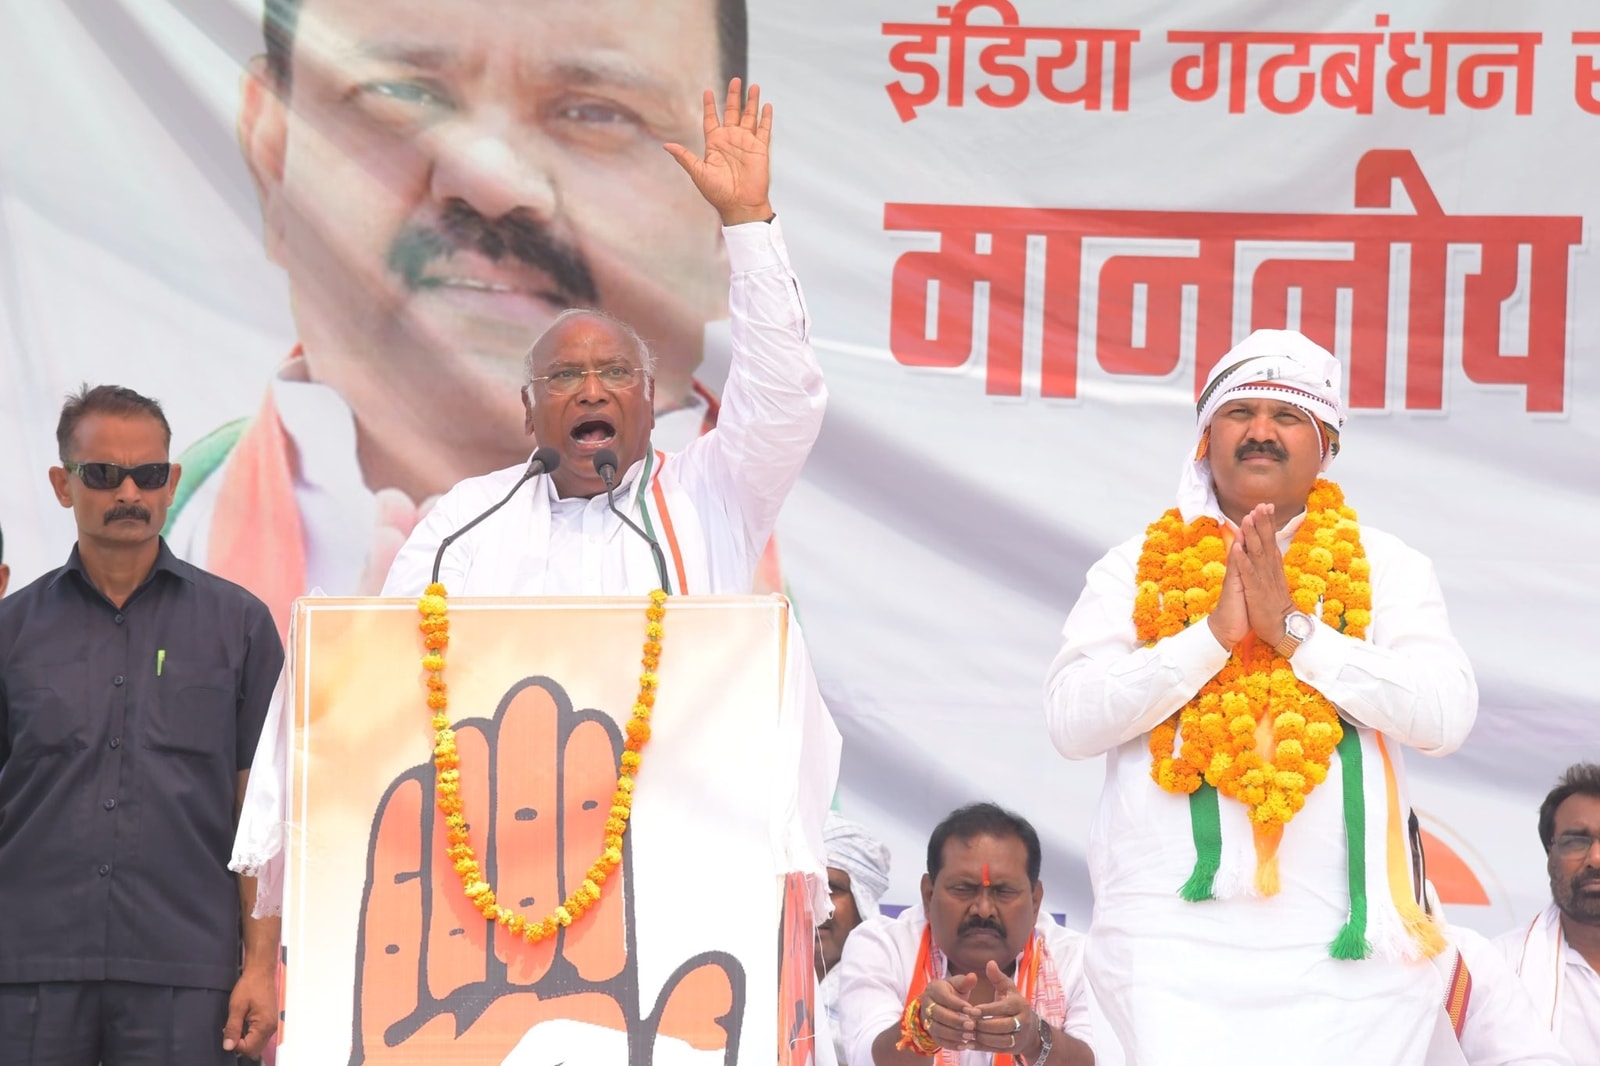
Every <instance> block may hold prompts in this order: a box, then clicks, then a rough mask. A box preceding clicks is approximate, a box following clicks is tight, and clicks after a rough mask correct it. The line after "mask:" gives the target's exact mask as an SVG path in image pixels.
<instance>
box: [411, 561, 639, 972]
mask: <svg viewBox="0 0 1600 1066" xmlns="http://www.w3.org/2000/svg"><path fill="white" fill-rule="evenodd" d="M446 596H447V594H446V592H445V588H444V586H443V585H441V584H439V583H438V582H435V583H433V584H431V585H429V586H428V589H427V591H426V592H424V593H423V595H422V596H421V598H420V599H418V601H417V611H418V613H419V614H420V615H421V616H422V620H421V621H420V622H418V623H417V629H418V630H419V631H420V632H421V633H422V645H423V648H424V649H426V651H425V654H424V655H423V657H422V669H423V671H424V672H425V673H426V674H427V678H426V683H425V684H426V689H427V704H428V709H429V710H430V711H431V712H432V714H431V715H430V718H429V721H430V724H431V725H432V726H433V731H434V740H433V765H434V794H435V802H436V803H437V804H438V807H439V811H440V813H442V814H443V815H444V816H445V825H446V826H447V827H448V831H447V832H446V834H445V835H446V839H447V844H446V846H445V856H446V857H447V858H448V859H449V860H450V863H451V866H452V867H453V868H454V870H455V872H456V876H457V877H459V878H460V879H461V890H462V892H463V893H465V895H466V897H467V899H468V900H470V901H471V902H472V905H473V906H474V907H476V908H477V910H478V912H479V913H480V914H482V915H483V917H484V919H485V920H487V921H490V922H496V923H498V924H500V925H502V926H504V927H505V928H506V929H507V930H509V931H510V933H511V934H512V935H513V936H520V937H522V938H523V939H524V940H526V941H527V942H528V943H530V944H534V943H538V942H539V941H541V940H548V939H549V938H550V937H553V936H555V935H556V933H557V931H558V930H560V929H561V928H563V927H564V926H567V925H571V924H572V923H573V922H575V921H577V920H579V919H580V918H582V917H583V915H584V914H585V913H586V912H588V910H589V909H590V908H591V907H593V906H594V904H596V903H598V902H599V901H600V895H601V892H602V888H601V886H602V885H604V884H605V882H606V878H607V877H608V876H609V875H610V874H611V872H612V871H613V870H615V869H616V868H617V867H618V866H619V865H620V864H621V863H622V837H623V834H625V833H626V832H627V831H628V818H629V816H630V814H631V813H632V811H633V792H634V787H635V781H634V775H635V774H637V773H638V771H639V765H640V762H641V758H640V755H639V752H640V749H642V748H643V747H644V746H645V744H647V743H648V742H649V740H650V716H651V713H652V708H653V707H654V706H655V702H656V689H657V688H658V687H659V685H660V680H659V678H658V677H657V676H656V670H657V669H658V668H659V667H660V665H661V637H662V634H663V633H664V629H663V626H662V620H663V619H664V618H665V617H666V602H667V594H666V592H664V591H663V590H661V589H656V590H655V591H654V592H652V593H650V606H649V607H648V608H646V610H645V617H646V619H647V620H648V624H647V625H646V627H645V634H646V637H647V638H648V639H647V640H646V641H645V644H644V648H643V652H644V654H643V656H642V658H641V660H640V661H641V665H642V666H643V671H642V672H641V673H640V675H639V694H638V696H637V697H636V701H635V703H634V705H633V709H632V717H630V718H629V719H628V722H627V726H626V729H627V734H628V739H627V741H626V743H625V744H624V751H623V752H622V756H621V758H620V759H619V760H618V765H617V788H616V791H615V793H614V794H613V796H612V807H611V816H610V817H609V818H607V819H606V823H605V836H604V839H603V842H602V847H603V849H604V850H603V851H602V852H601V854H600V857H599V858H598V859H596V860H595V861H594V863H593V864H592V865H591V866H590V867H589V871H588V874H587V876H586V877H585V879H584V881H583V883H582V884H580V885H579V886H578V887H577V888H576V889H575V890H573V892H572V894H571V895H569V896H568V897H567V898H566V899H565V900H563V901H562V903H561V905H560V906H558V907H556V908H555V910H553V911H551V912H550V914H548V915H546V916H545V917H544V918H542V919H540V920H539V921H537V922H535V921H531V920H529V919H528V918H526V917H524V916H522V915H520V914H517V913H515V912H514V911H512V910H511V909H510V908H508V907H503V906H501V905H500V903H499V902H498V901H497V900H496V899H495V894H494V889H493V888H491V887H490V886H489V884H488V882H487V881H485V880H484V879H483V868H482V866H481V865H479V863H478V858H477V853H476V852H475V851H474V850H473V847H472V843H471V841H470V840H469V839H468V835H467V823H466V818H465V817H464V816H463V815H462V813H461V810H462V808H461V771H460V765H461V757H460V755H459V753H458V752H457V750H456V736H455V730H454V729H452V728H451V726H450V716H449V715H448V714H447V713H446V711H447V710H448V708H449V705H450V696H449V689H448V687H447V686H446V685H445V681H444V664H445V657H444V652H445V649H446V648H447V647H448V646H449V643H450V619H449V616H448V611H449V604H448V602H447V600H446Z"/></svg>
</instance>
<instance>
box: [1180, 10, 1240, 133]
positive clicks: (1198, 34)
mask: <svg viewBox="0 0 1600 1066" xmlns="http://www.w3.org/2000/svg"><path fill="white" fill-rule="evenodd" d="M1243 36H1246V35H1241V34H1235V33H1210V32H1206V31H1201V30H1168V31H1167V41H1168V43H1170V44H1198V45H1199V46H1200V53H1199V54H1198V55H1190V56H1183V57H1181V58H1180V59H1179V60H1178V61H1177V62H1176V63H1173V64H1172V95H1174V96H1176V97H1177V98H1178V99H1180V100H1185V101H1188V102H1189V103H1192V104H1197V103H1204V102H1205V101H1207V100H1209V99H1211V98H1212V97H1213V96H1215V95H1217V87H1218V84H1219V81H1220V69H1219V68H1220V66H1221V61H1222V50H1223V48H1224V47H1226V48H1228V49H1229V53H1230V59H1229V63H1228V112H1229V113H1230V114H1235V115H1237V114H1242V113H1243V112H1244V95H1245V74H1246V72H1247V67H1246V62H1247V49H1248V47H1249V46H1248V44H1247V43H1246V41H1245V40H1242V39H1240V38H1241V37H1243ZM1196 75H1199V80H1198V81H1196V80H1195V76H1196Z"/></svg>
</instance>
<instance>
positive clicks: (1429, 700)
mask: <svg viewBox="0 0 1600 1066" xmlns="http://www.w3.org/2000/svg"><path fill="white" fill-rule="evenodd" d="M1208 513H1210V514H1211V516H1212V517H1214V518H1217V519H1219V520H1221V521H1225V519H1223V518H1222V516H1221V514H1220V511H1218V510H1217V509H1216V506H1215V501H1214V500H1213V501H1211V504H1210V507H1209V509H1208ZM1299 525H1300V520H1298V519H1297V520H1296V521H1294V522H1291V523H1290V524H1289V526H1288V528H1286V529H1285V530H1283V531H1282V532H1281V533H1280V534H1279V537H1278V545H1279V548H1280V549H1284V550H1286V549H1287V547H1288V544H1289V541H1290V540H1291V538H1292V537H1293V534H1294V531H1295V530H1296V529H1298V528H1299ZM1143 540H1144V537H1143V535H1142V534H1141V535H1140V536H1138V537H1135V538H1133V539H1131V540H1129V541H1127V542H1126V543H1124V544H1122V545H1120V546H1118V547H1117V548H1115V549H1113V550H1112V551H1111V552H1110V553H1108V554H1107V555H1106V556H1105V557H1104V558H1102V559H1101V560H1100V561H1099V562H1098V563H1096V564H1095V566H1094V567H1093V568H1092V569H1091V570H1090V571H1089V574H1088V578H1087V581H1086V584H1085V588H1084V591H1083V594H1082V596H1081V597H1080V598H1079V600H1078V602H1077V604H1076V606H1074V607H1073V609H1072V613H1071V615H1070V616H1069V617H1068V619H1067V623H1066V626H1065V629H1064V630H1063V637H1064V643H1063V646H1062V648H1061V651H1060V653H1059V654H1058V655H1057V656H1056V659H1055V662H1054V663H1053V664H1052V665H1051V668H1050V674H1049V677H1048V679H1047V681H1046V695H1045V709H1046V718H1047V721H1048V725H1049V729H1050V734H1051V737H1052V739H1053V740H1054V741H1055V745H1056V747H1057V748H1058V749H1059V750H1060V751H1061V753H1062V754H1063V755H1065V756H1067V757H1068V758H1073V759H1087V758H1092V757H1094V756H1097V755H1101V754H1104V755H1105V756H1106V778H1105V785H1104V788H1103V791H1102V793H1101V797H1100V805H1099V809H1098V812H1097V814H1096V816H1095V820H1094V823H1093V828H1092V829H1091V831H1090V838H1089V873H1090V877H1091V880H1092V882H1093V885H1094V894H1095V908H1094V918H1093V921H1092V923H1091V925H1090V929H1089V934H1088V943H1087V947H1086V951H1085V966H1086V971H1087V974H1088V977H1089V982H1090V986H1091V987H1092V988H1093V990H1094V995H1095V998H1096V999H1097V1000H1098V1001H1099V1003H1100V1005H1101V1007H1102V1008H1103V1010H1104V1011H1105V1014H1106V1017H1107V1019H1108V1021H1109V1022H1110V1024H1111V1025H1112V1027H1113V1029H1114V1030H1115V1032H1116V1036H1117V1039H1118V1040H1119V1041H1120V1042H1121V1043H1122V1045H1123V1048H1124V1051H1125V1053H1126V1055H1127V1062H1128V1063H1129V1066H1169V1064H1175V1063H1180V1062H1182V1063H1187V1064H1191V1066H1205V1064H1208V1063H1231V1062H1236V1061H1238V1059H1239V1058H1240V1057H1241V1055H1243V1054H1244V1049H1246V1048H1255V1049H1260V1048H1271V1049H1274V1050H1273V1052H1272V1054H1273V1055H1274V1056H1281V1057H1282V1058H1283V1060H1284V1061H1286V1062H1287V1061H1293V1062H1295V1063H1296V1064H1297V1066H1315V1064H1321V1063H1326V1064H1329V1066H1350V1064H1351V1063H1368V1062H1371V1063H1384V1064H1385V1066H1408V1064H1416V1063H1421V1062H1423V1061H1424V1056H1425V1054H1426V1052H1427V1047H1428V1040H1429V1035H1430V1033H1431V1032H1432V1030H1433V1026H1434V1020H1435V1015H1436V1013H1437V1011H1438V1008H1439V1003H1440V997H1441V996H1442V995H1443V987H1442V981H1441V980H1440V978H1439V976H1438V974H1437V973H1436V971H1435V969H1434V968H1433V967H1432V966H1431V965H1428V964H1427V963H1426V962H1416V963H1405V962H1399V961H1392V962H1390V961H1381V960H1378V959H1370V960H1366V961H1362V962H1348V961H1341V960H1336V959H1333V958H1330V957H1329V954H1328V947H1329V944H1330V943H1331V942H1332V941H1333V939H1334V937H1335V936H1336V934H1337V933H1338V932H1339V929H1340V926H1341V925H1342V924H1343V923H1344V921H1345V919H1346V916H1347V907H1348V903H1349V893H1348V889H1347V884H1348V882H1347V866H1346V850H1347V849H1346V846H1345V826H1344V812H1343V806H1342V791H1341V785H1340V764H1339V757H1338V755H1337V753H1335V755H1334V756H1333V761H1332V765H1331V767H1330V769H1329V773H1328V780H1327V782H1326V783H1325V784H1323V785H1321V786H1320V787H1318V788H1316V789H1315V790H1314V791H1313V792H1312V793H1311V794H1310V796H1308V797H1307V801H1306V805H1305V807H1304V809H1303V810H1301V811H1300V812H1299V813H1298V814H1296V815H1295V817H1294V820H1293V821H1291V822H1290V823H1289V824H1288V826H1287V827H1286V828H1285V830H1284V834H1283V842H1282V845H1281V846H1280V848H1279V851H1278V858H1279V870H1280V876H1281V890H1280V891H1279V893H1278V894H1277V895H1276V896H1273V897H1271V898H1260V897H1258V896H1253V895H1249V894H1246V893H1247V892H1248V888H1247V887H1246V886H1249V885H1250V884H1251V879H1252V877H1253V873H1254V869H1255V854H1254V847H1253V843H1252V836H1251V831H1250V826H1249V822H1248V817H1247V812H1246V808H1245V807H1244V805H1243V804H1241V803H1239V802H1237V801H1235V800H1231V799H1228V798H1227V797H1219V803H1220V807H1221V820H1222V839H1223V854H1222V868H1221V872H1220V873H1219V875H1218V881H1217V885H1218V889H1219V896H1223V897H1231V898H1219V899H1216V900H1211V901H1207V902H1203V903H1189V902H1186V901H1185V900H1183V899H1182V898H1181V897H1180V896H1179V895H1178V890H1179V887H1180V886H1182V885H1183V883H1184V882H1185V881H1186V880H1187V879H1188V877H1189V875H1190V872H1191V870H1192V869H1193V866H1194V861H1195V847H1194V843H1193V838H1192V835H1191V833H1192V830H1191V824H1190V817H1189V798H1188V797H1187V796H1181V795H1172V794H1169V793H1167V792H1165V791H1163V790H1162V789H1161V788H1160V787H1159V786H1158V785H1157V784H1156V783H1155V782H1154V781H1153V780H1152V779H1151V777H1150V762H1151V756H1150V750H1149V747H1148V736H1147V734H1148V733H1149V732H1150V731H1151V730H1152V729H1153V728H1155V727H1156V726H1157V725H1159V724H1160V723H1161V722H1163V721H1165V720H1166V719H1167V718H1168V717H1170V716H1171V715H1173V714H1174V713H1176V712H1177V711H1178V710H1179V709H1181V708H1182V707H1183V705H1184V704H1185V703H1187V702H1188V701H1189V700H1190V699H1191V698H1193V697H1194V695H1195V694H1196V693H1197V692H1198V691H1199V690H1200V688H1201V686H1203V685H1204V684H1205V683H1206V682H1207V681H1209V680H1210V679H1211V678H1212V677H1213V676H1215V675H1216V673H1217V672H1218V671H1219V670H1220V669H1221V668H1222V666H1223V664H1224V663H1225V662H1226V661H1227V659H1228V654H1229V653H1228V650H1227V649H1226V648H1224V647H1222V646H1221V645H1220V644H1219V643H1218V642H1217V640H1216V638H1215V637H1214V636H1213V635H1212V632H1211V628H1210V626H1208V625H1193V626H1190V627H1189V628H1188V629H1185V630H1184V631H1183V632H1181V633H1178V634H1176V635H1174V636H1172V637H1169V638H1167V639H1165V640H1162V641H1159V642H1158V643H1157V644H1155V645H1154V646H1153V647H1149V648H1146V647H1144V646H1143V645H1142V643H1141V642H1140V641H1139V639H1138V637H1137V635H1136V633H1135V630H1134V623H1133V601H1134V592H1135V581H1134V575H1135V570H1136V567H1137V562H1138V556H1139V550H1140V546H1141V544H1142V543H1143ZM1361 542H1362V544H1363V546H1364V547H1365V549H1366V554H1367V558H1368V559H1369V560H1370V562H1371V564H1372V580H1371V583H1372V625H1371V627H1370V629H1369V638H1370V639H1369V640H1368V641H1358V640H1355V639H1352V638H1350V637H1347V636H1345V635H1344V634H1342V633H1339V632H1338V631H1337V630H1335V629H1332V628H1330V627H1329V626H1327V625H1325V624H1323V623H1322V622H1320V621H1318V622H1317V630H1316V632H1315V633H1314V634H1313V635H1312V637H1311V638H1310V639H1309V640H1307V641H1306V642H1305V643H1304V644H1302V645H1301V646H1300V647H1299V649H1298V650H1296V651H1295V653H1294V656H1293V658H1292V659H1291V660H1290V662H1291V665H1292V666H1293V668H1294V672H1295V675H1296V676H1297V677H1299V678H1300V679H1301V680H1302V681H1304V682H1306V683H1307V684H1309V685H1311V686H1312V687H1313V688H1316V689H1317V690H1318V691H1320V692H1321V693H1322V694H1323V695H1325V696H1326V697H1328V699H1329V700H1330V701H1332V702H1333V703H1334V704H1335V705H1336V706H1337V707H1338V708H1339V710H1340V712H1341V714H1342V715H1343V716H1344V717H1345V719H1346V720H1347V721H1351V722H1355V723H1357V725H1358V727H1359V728H1360V729H1361V730H1362V732H1363V734H1366V733H1369V732H1370V731H1372V730H1377V731H1380V732H1381V733H1383V734H1384V735H1385V736H1386V737H1387V738H1388V744H1387V748H1388V751H1389V753H1390V755H1391V756H1392V757H1393V759H1394V761H1395V763H1396V773H1397V776H1398V777H1399V784H1400V790H1401V794H1400V810H1401V811H1402V812H1404V811H1406V810H1407V809H1408V808H1409V799H1408V798H1407V797H1406V795H1405V792H1404V789H1405V778H1404V776H1403V769H1402V767H1401V766H1400V765H1399V764H1400V751H1399V745H1401V744H1404V745H1406V746H1409V747H1413V748H1417V749H1419V750H1421V751H1423V752H1425V753H1427V754H1430V755H1444V754H1447V753H1449V752H1451V751H1453V750H1455V749H1456V748H1457V747H1458V746H1460V744H1461V743H1462V741H1464V740H1465V739H1466V736H1467V733H1468V731H1469V730H1470V729H1471V727H1472V722H1473V719H1474V717H1475V715H1476V712H1477V704H1478V694H1477V685H1476V682H1475V681H1474V680H1473V675H1472V669H1471V666H1470V665H1469V664H1468V662H1467V659H1466V655H1465V654H1464V653H1463V651H1462V650H1461V647H1460V645H1458V644H1457V643H1456V641H1455V638H1454V637H1452V636H1451V633H1450V627H1449V623H1448V620H1447V619H1446V616H1445V606H1444V599H1443V596H1442V595H1441V593H1440V590H1439V584H1438V581H1437V579H1436V578H1435V577H1434V572H1433V566H1432V564H1431V563H1430V562H1429V561H1428V559H1427V558H1426V557H1425V556H1423V555H1422V554H1420V553H1419V552H1416V551H1414V550H1412V549H1411V548H1408V547H1406V545H1404V544H1403V543H1401V542H1400V541H1399V540H1398V539H1396V538H1395V537H1393V536H1389V535H1387V534H1384V533H1382V532H1380V531H1378V530H1376V529H1373V528H1371V527H1370V526H1363V527H1362V529H1361ZM1374 761H1376V760H1374ZM1365 773H1366V775H1367V777H1368V778H1369V779H1370V778H1371V777H1372V775H1374V774H1379V775H1381V774H1382V773H1383V768H1382V766H1381V765H1372V763H1371V762H1368V764H1367V765H1366V766H1365ZM1373 806H1374V804H1372V803H1369V804H1368V808H1369V810H1368V829H1367V832H1368V837H1369V841H1368V849H1367V854H1368V856H1369V863H1370V862H1371V861H1372V860H1373V858H1374V857H1376V856H1381V855H1382V854H1383V852H1382V848H1381V839H1380V840H1378V841H1374V840H1372V839H1370V838H1371V837H1373V835H1374V834H1382V833H1383V832H1384V828H1385V821H1384V818H1383V812H1382V811H1381V810H1372V809H1371V808H1372V807H1373ZM1375 849H1376V850H1375ZM1225 886H1231V887H1232V888H1233V889H1234V891H1232V892H1228V891H1222V890H1223V889H1224V887H1225ZM1241 888H1244V891H1243V892H1241V891H1240V889H1241Z"/></svg>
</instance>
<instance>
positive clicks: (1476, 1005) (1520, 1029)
mask: <svg viewBox="0 0 1600 1066" xmlns="http://www.w3.org/2000/svg"><path fill="white" fill-rule="evenodd" d="M1446 935H1447V936H1448V937H1449V939H1450V950H1448V951H1446V952H1445V953H1444V954H1443V955H1441V956H1439V957H1438V958H1437V959H1435V960H1434V965H1435V967H1437V968H1438V969H1439V971H1440V973H1443V974H1449V973H1451V972H1452V971H1453V970H1454V968H1455V964H1456V959H1457V957H1460V958H1462V959H1465V960H1466V965H1467V972H1468V973H1469V974H1471V976H1472V991H1471V994H1470V995H1469V996H1468V998H1467V1014H1466V1019H1465V1021H1464V1022H1463V1023H1462V1026H1461V1036H1460V1038H1459V1039H1457V1037H1456V1035H1455V1033H1454V1032H1453V1031H1452V1028H1451V1025H1450V1020H1449V1015H1448V1014H1446V1013H1445V1011H1444V1009H1443V1004H1442V1003H1441V1005H1440V1012H1439V1020H1438V1025H1437V1026H1436V1027H1435V1030H1434V1036H1433V1043H1432V1045H1431V1046H1430V1047H1429V1048H1428V1059H1427V1066H1574V1063H1573V1060H1572V1057H1571V1056H1570V1055H1568V1054H1567V1053H1566V1051H1565V1050H1563V1049H1562V1047H1561V1045H1560V1044H1559V1043H1558V1042H1557V1041H1556V1038H1555V1037H1554V1036H1552V1035H1551V1033H1550V1030H1549V1029H1548V1028H1546V1026H1545V1025H1544V1024H1543V1023H1542V1022H1541V1021H1540V1020H1539V1016H1538V1015H1537V1014H1536V1013H1535V1011H1534V1008H1533V1001H1532V1000H1531V999H1529V998H1528V993H1527V991H1526V990H1525V989H1524V988H1523V987H1522V984H1521V983H1520V982H1519V981H1518V980H1517V975H1516V974H1515V973H1514V972H1512V970H1511V967H1509V966H1507V965H1506V960H1505V957H1504V956H1503V955H1502V954H1501V953H1500V951H1499V950H1498V949H1497V948H1496V947H1495V945H1494V944H1492V943H1490V942H1489V941H1488V940H1486V939H1484V937H1483V936H1482V935H1480V934H1478V933H1475V932H1473V931H1472V930H1471V929H1466V928H1463V927H1460V926H1452V927H1451V928H1450V929H1449V930H1448V931H1447V933H1446ZM1447 979H1448V978H1447ZM1596 1061H1597V1062H1600V1060H1596Z"/></svg>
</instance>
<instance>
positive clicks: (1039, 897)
mask: <svg viewBox="0 0 1600 1066" xmlns="http://www.w3.org/2000/svg"><path fill="white" fill-rule="evenodd" d="M1042 906H1044V882H1043V881H1035V882H1034V883H1033V920H1034V921H1035V922H1037V921H1038V920H1039V908H1040V907H1042Z"/></svg>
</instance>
